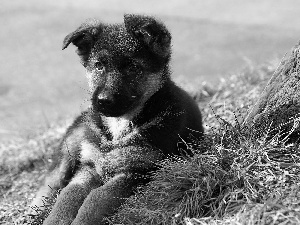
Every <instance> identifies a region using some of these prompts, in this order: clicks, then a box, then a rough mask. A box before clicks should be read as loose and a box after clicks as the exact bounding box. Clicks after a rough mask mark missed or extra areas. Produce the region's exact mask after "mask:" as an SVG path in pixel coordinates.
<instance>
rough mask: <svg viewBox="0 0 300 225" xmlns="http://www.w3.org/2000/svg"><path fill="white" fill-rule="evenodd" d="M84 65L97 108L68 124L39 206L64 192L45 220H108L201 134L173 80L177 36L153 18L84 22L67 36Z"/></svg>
mask: <svg viewBox="0 0 300 225" xmlns="http://www.w3.org/2000/svg"><path fill="white" fill-rule="evenodd" d="M70 43H73V44H74V45H75V46H76V47H77V48H78V49H77V53H78V55H79V56H80V58H81V62H82V64H83V65H84V67H85V68H86V71H87V79H88V84H89V88H90V92H91V96H92V97H91V107H90V108H89V109H88V110H87V111H85V112H83V113H82V114H81V115H80V116H79V117H78V118H77V119H76V120H75V121H74V123H73V124H72V125H71V126H70V127H69V128H68V130H67V132H66V134H65V136H64V138H63V141H62V142H61V145H60V147H59V148H58V152H57V153H56V154H55V155H54V158H53V162H54V166H53V168H52V169H51V172H50V173H49V175H48V178H47V179H46V181H45V184H44V186H43V187H42V188H41V189H40V191H39V193H38V195H37V198H36V199H35V201H34V202H33V205H37V206H41V205H42V198H43V197H42V196H46V197H47V196H50V195H51V194H52V193H54V192H55V191H56V190H58V189H62V190H61V193H60V194H59V196H58V198H57V201H56V203H55V205H54V206H53V209H52V211H51V213H50V215H49V216H48V217H47V218H46V220H45V221H44V224H49V225H50V224H51V225H54V224H60V225H63V224H64V225H65V224H74V225H75V224H77V225H94V224H105V223H106V222H105V218H106V217H108V216H111V215H113V214H114V213H115V212H116V210H117V209H118V207H119V206H120V205H121V204H122V203H123V202H124V201H125V199H126V198H128V197H129V196H130V195H132V194H133V192H134V189H135V188H136V187H137V186H138V185H140V184H145V183H146V182H148V181H149V172H151V171H153V170H155V168H156V167H157V162H158V161H160V160H162V159H164V158H166V157H168V156H172V155H179V154H182V152H181V151H180V149H183V150H184V151H183V152H186V151H187V149H184V147H185V146H184V145H183V146H181V147H178V142H179V141H180V140H181V139H183V140H184V139H187V137H188V135H189V132H190V130H194V131H197V134H199V136H201V135H202V133H203V127H202V119H201V114H200V111H199V109H198V106H197V104H196V103H195V102H194V101H193V99H192V98H191V97H190V96H189V95H188V94H187V93H186V92H185V91H183V90H182V89H180V88H179V87H177V86H176V85H175V84H174V83H173V82H172V81H171V79H170V70H169V61H170V57H171V47H170V46H171V35H170V33H169V31H168V30H167V29H166V27H165V26H164V25H163V24H162V23H161V22H159V21H157V20H156V19H155V18H153V17H147V16H141V15H125V16H124V24H113V25H111V24H103V23H101V22H99V21H97V20H90V21H88V22H86V23H83V24H82V25H81V26H80V27H79V28H78V29H77V30H75V31H74V32H72V33H70V34H69V35H67V36H66V37H65V39H64V42H63V49H65V48H67V47H68V45H69V44H70Z"/></svg>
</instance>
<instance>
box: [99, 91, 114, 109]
mask: <svg viewBox="0 0 300 225" xmlns="http://www.w3.org/2000/svg"><path fill="white" fill-rule="evenodd" d="M114 101H115V100H114V97H113V95H105V94H100V95H98V104H99V105H101V106H102V107H109V106H111V105H113V104H114Z"/></svg>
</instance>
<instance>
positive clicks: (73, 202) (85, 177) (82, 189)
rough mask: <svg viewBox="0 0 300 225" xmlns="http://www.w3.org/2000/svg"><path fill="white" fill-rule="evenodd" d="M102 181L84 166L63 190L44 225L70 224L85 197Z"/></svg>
mask: <svg viewBox="0 0 300 225" xmlns="http://www.w3.org/2000/svg"><path fill="white" fill-rule="evenodd" d="M100 185H101V184H100V181H99V179H96V176H95V173H94V172H93V171H92V170H91V169H90V168H82V169H81V170H79V171H78V173H77V174H76V175H75V176H74V178H73V179H72V180H71V182H70V183H69V184H68V185H67V186H66V187H65V188H64V189H63V190H62V191H61V193H60V194H59V196H58V198H57V200H56V203H55V205H54V206H53V209H52V211H51V213H50V214H49V216H48V217H47V218H46V220H45V221H44V223H43V224H44V225H70V224H71V223H72V221H73V220H74V219H75V217H76V215H77V212H78V209H79V208H80V207H81V205H82V203H83V201H84V199H85V198H86V196H87V195H88V194H89V193H90V191H91V190H92V189H94V188H97V187H99V186H100Z"/></svg>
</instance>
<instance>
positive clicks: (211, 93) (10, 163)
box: [0, 65, 300, 225]
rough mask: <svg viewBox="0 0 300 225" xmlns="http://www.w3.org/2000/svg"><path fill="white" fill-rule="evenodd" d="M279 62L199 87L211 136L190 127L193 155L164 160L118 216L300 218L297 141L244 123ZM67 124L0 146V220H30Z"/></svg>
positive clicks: (222, 220)
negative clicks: (31, 205)
mask: <svg viewBox="0 0 300 225" xmlns="http://www.w3.org/2000/svg"><path fill="white" fill-rule="evenodd" d="M274 69H275V67H274V66H272V65H265V66H262V67H259V68H257V67H251V66H250V67H248V68H247V69H245V70H244V71H242V72H241V74H239V75H236V76H232V77H231V78H230V79H229V80H227V81H223V82H221V84H220V86H219V87H218V88H217V89H213V88H210V87H207V86H204V87H202V88H201V90H202V91H196V92H194V96H195V99H196V100H197V101H199V103H200V105H201V108H202V109H203V110H202V111H203V115H204V124H205V125H206V130H207V132H206V133H207V136H206V139H205V141H204V142H199V140H196V139H195V138H193V131H191V136H190V139H189V140H185V141H186V143H187V145H188V146H189V147H190V148H191V149H193V151H194V153H195V155H194V156H193V157H191V158H189V159H180V158H177V159H168V160H165V161H164V162H162V163H161V165H160V170H159V171H158V172H156V173H155V174H154V175H153V176H154V179H153V181H152V182H150V183H149V184H148V185H147V186H145V187H141V188H140V189H139V191H138V192H137V194H136V195H135V196H132V197H131V198H129V199H128V201H127V202H126V204H125V205H124V206H123V207H122V208H121V209H120V210H119V213H118V214H117V215H115V216H114V217H113V218H111V221H112V223H113V224H185V225H198V224H199V225H206V224H207V225H208V224H228V225H229V224H255V225H258V224H299V223H300V222H299V220H300V213H299V210H300V194H299V189H300V178H299V176H298V173H299V170H300V167H299V165H300V164H299V157H300V154H299V150H298V149H299V146H298V145H296V144H290V145H288V146H287V145H283V144H282V143H280V141H278V139H277V138H276V137H275V138H273V139H271V140H267V139H265V138H264V136H262V137H261V138H259V139H258V138H256V137H255V134H252V133H251V132H249V131H247V130H245V129H243V128H242V126H241V123H242V121H243V118H245V116H246V115H247V113H248V110H249V108H250V107H251V106H252V105H253V104H254V103H255V101H256V99H257V98H258V96H259V93H260V92H261V91H262V89H263V87H264V86H265V84H266V82H267V81H268V79H269V78H270V76H271V74H272V73H273V72H274ZM65 128H66V125H63V126H59V127H54V128H51V129H49V131H48V132H46V133H44V134H43V135H41V136H39V137H36V138H34V139H31V140H29V141H28V140H24V142H22V143H12V144H10V145H3V146H1V148H0V154H1V156H0V160H1V164H0V165H1V171H3V172H2V173H1V176H0V186H1V189H0V190H1V192H2V193H1V194H3V195H4V197H2V198H1V197H0V201H1V204H0V224H26V223H27V224H30V223H29V222H28V221H29V220H28V218H26V217H24V214H25V212H26V210H27V209H26V204H27V203H28V202H30V199H31V198H32V197H33V194H32V193H34V191H35V190H36V188H37V184H38V182H36V180H39V179H42V178H43V175H42V174H43V170H41V169H42V168H45V166H46V165H47V156H48V154H51V152H52V150H53V149H54V148H55V147H56V146H57V144H58V141H59V139H60V138H61V136H62V134H63V133H64V130H65ZM203 151H204V152H205V153H202V152H203ZM200 152H201V153H200ZM39 171H40V172H39ZM16 193H17V194H16ZM0 196H1V195H0ZM51 201H52V200H50V203H51ZM48 202H49V201H48ZM31 224H39V223H38V222H36V223H31Z"/></svg>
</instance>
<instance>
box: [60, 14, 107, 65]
mask: <svg viewBox="0 0 300 225" xmlns="http://www.w3.org/2000/svg"><path fill="white" fill-rule="evenodd" d="M101 30H102V24H101V23H100V21H98V20H94V19H91V20H88V21H86V22H85V23H83V24H81V26H80V27H79V28H78V29H77V30H75V31H74V32H72V33H70V34H68V35H67V36H66V37H65V39H64V41H63V46H62V49H63V50H64V49H65V48H67V47H68V46H69V44H70V43H73V44H74V45H75V46H76V47H77V48H78V49H77V51H76V52H77V54H78V55H79V57H80V58H81V60H82V62H83V64H85V63H86V61H87V60H88V58H89V54H90V52H91V49H92V47H93V46H94V44H95V41H96V37H97V36H98V35H99V34H100V33H101Z"/></svg>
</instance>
